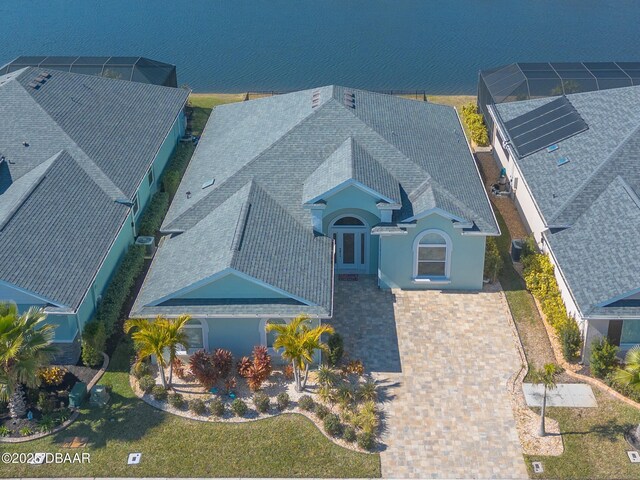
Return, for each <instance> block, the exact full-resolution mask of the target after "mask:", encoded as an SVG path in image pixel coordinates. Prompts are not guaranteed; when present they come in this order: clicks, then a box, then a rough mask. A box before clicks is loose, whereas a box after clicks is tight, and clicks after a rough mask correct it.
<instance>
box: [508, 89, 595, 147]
mask: <svg viewBox="0 0 640 480" xmlns="http://www.w3.org/2000/svg"><path fill="white" fill-rule="evenodd" d="M505 127H506V128H507V131H508V132H509V137H510V138H511V141H512V143H513V146H514V147H515V149H516V150H517V152H518V155H519V156H520V158H523V157H526V156H527V155H531V154H532V153H535V152H537V151H539V150H542V149H545V148H547V147H550V146H556V148H554V149H551V148H550V149H549V151H553V150H556V149H557V143H558V142H561V141H562V140H565V139H567V138H569V137H572V136H573V135H576V134H578V133H580V132H584V131H585V130H587V129H588V128H589V127H588V125H587V124H586V123H585V121H584V120H583V119H582V117H581V116H580V114H579V113H578V112H577V110H576V109H575V108H574V106H573V105H572V104H571V102H570V101H569V100H568V99H567V97H560V98H558V99H556V100H553V101H551V102H549V103H546V104H545V105H542V106H541V107H538V108H535V109H533V110H531V111H530V112H527V113H525V114H523V115H520V116H519V117H516V118H514V119H512V120H509V121H508V122H505Z"/></svg>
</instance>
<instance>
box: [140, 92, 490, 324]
mask: <svg viewBox="0 0 640 480" xmlns="http://www.w3.org/2000/svg"><path fill="white" fill-rule="evenodd" d="M345 93H353V94H354V96H355V108H353V107H352V106H351V105H349V104H345V100H344V98H345ZM211 180H215V181H214V184H213V186H209V187H206V188H202V187H203V186H204V185H205V184H207V183H209V182H210V181H211ZM349 180H354V181H356V182H359V183H361V184H362V185H364V186H366V187H367V188H369V189H370V190H372V191H375V192H378V194H380V196H381V197H383V196H384V197H387V198H388V199H390V200H393V201H397V202H398V203H402V206H403V208H402V210H401V211H402V212H405V211H406V212H409V211H412V208H411V205H409V208H408V209H405V204H407V203H409V204H410V203H411V200H410V198H411V197H410V196H409V195H408V193H410V192H412V191H414V190H416V189H418V188H419V187H420V186H421V185H422V184H423V183H424V182H425V181H426V180H428V181H429V182H430V185H431V188H433V189H435V190H436V191H437V192H438V195H436V196H434V197H433V203H434V205H435V206H438V205H437V204H438V202H440V203H441V206H443V208H444V207H445V206H446V207H447V208H448V207H449V206H451V207H454V208H455V210H456V211H455V212H454V213H455V214H456V215H460V216H461V217H463V218H465V219H467V220H468V221H469V222H474V223H475V225H476V226H477V228H478V230H480V231H482V232H485V233H487V234H495V233H497V232H498V228H497V225H496V224H495V219H494V217H493V212H492V210H491V207H490V204H489V201H488V199H487V196H486V193H485V191H484V189H483V187H482V183H481V181H480V177H479V174H478V171H477V169H476V166H475V163H474V160H473V158H472V156H471V154H470V151H469V147H468V144H467V143H466V140H465V137H464V134H463V131H462V128H461V126H460V123H459V120H458V118H457V114H456V113H455V110H454V109H452V108H450V107H445V106H441V105H434V104H429V103H425V102H416V101H413V100H407V99H402V98H397V97H392V96H389V95H382V94H376V93H371V92H365V91H360V90H352V89H346V88H344V87H337V86H328V87H322V88H318V89H314V90H305V91H301V92H295V93H292V94H286V95H279V96H274V97H270V98H265V99H259V100H253V101H250V102H243V103H239V104H230V105H223V106H219V107H217V108H216V109H215V110H214V111H213V113H212V115H211V117H210V119H209V122H208V124H207V127H206V129H205V131H204V133H203V135H202V138H201V140H200V143H199V145H198V148H197V150H196V152H195V154H194V156H193V158H192V159H191V162H190V164H189V167H188V169H187V171H186V173H185V175H184V178H183V180H182V183H181V185H180V187H179V189H178V192H177V194H176V196H175V198H174V200H173V203H172V205H171V207H170V209H169V212H168V214H167V216H166V218H165V221H164V224H163V227H162V229H163V231H165V232H173V233H178V232H185V233H182V234H181V235H177V236H173V237H172V238H168V239H167V240H165V242H164V246H163V247H161V248H159V250H158V252H157V253H156V257H155V259H154V263H153V265H152V267H151V270H152V271H151V272H150V274H149V276H148V277H147V279H146V280H145V284H144V286H143V289H142V292H141V298H142V300H140V299H139V301H138V302H137V303H136V305H135V306H134V313H136V312H140V310H141V309H142V308H148V307H144V305H149V303H152V302H151V300H150V299H151V298H153V297H154V296H155V297H156V298H158V297H157V294H158V292H159V291H160V289H159V288H158V287H157V285H155V284H156V283H159V284H162V283H164V281H165V280H161V279H160V278H159V277H160V274H159V273H158V274H157V275H156V274H154V272H153V270H154V265H156V264H157V266H158V269H161V268H162V269H166V271H167V272H169V271H170V272H172V275H173V276H174V277H175V278H173V279H172V280H171V281H172V282H175V284H174V285H173V286H172V288H174V291H178V290H179V288H178V287H179V286H182V287H184V286H187V285H189V284H190V283H191V282H192V281H193V279H194V277H193V276H192V275H191V274H190V272H188V271H184V274H183V275H181V274H180V273H179V272H180V271H183V270H184V269H182V268H180V269H177V268H175V266H176V265H177V263H175V262H178V261H177V260H172V258H174V255H173V253H172V252H175V251H177V250H179V249H180V247H178V246H177V245H178V242H179V243H180V245H182V246H183V248H188V249H189V253H185V255H187V254H190V255H192V256H193V257H198V256H206V255H209V253H208V251H211V248H208V250H207V249H205V248H201V247H200V246H198V245H199V243H198V244H196V243H193V244H190V242H188V240H187V238H188V237H187V236H188V235H193V233H192V232H193V231H194V230H197V231H198V232H201V233H202V234H203V235H206V238H207V239H209V241H210V242H214V244H215V245H218V242H219V240H217V239H216V238H215V237H216V236H217V235H218V234H217V231H216V229H213V228H209V229H207V228H206V227H203V226H202V224H203V222H205V223H208V222H210V221H211V217H210V215H212V212H216V211H217V210H218V209H220V208H226V202H228V201H229V199H231V198H233V197H234V195H236V194H237V192H239V191H240V190H242V189H243V188H246V186H247V185H248V184H254V187H252V188H253V189H254V190H255V193H254V195H256V202H255V203H252V208H251V213H250V214H249V217H248V221H247V230H246V235H247V236H246V237H245V239H244V240H243V246H242V247H241V248H240V252H241V253H242V250H247V252H246V253H245V254H243V255H241V256H240V257H237V261H236V264H235V265H236V267H235V268H237V269H238V270H241V271H242V272H243V273H246V274H247V275H250V276H252V277H254V278H257V279H260V280H262V281H264V282H265V283H268V284H271V285H274V286H277V287H278V288H281V289H282V290H285V291H287V292H289V293H291V294H292V295H295V296H297V297H300V298H302V299H305V300H307V301H309V302H311V303H313V304H317V305H319V306H320V307H321V308H322V309H324V310H325V311H330V302H331V281H332V278H331V268H332V267H331V261H332V259H331V257H332V253H331V241H330V240H329V239H327V238H325V237H322V236H315V235H314V233H313V231H312V222H311V218H310V213H309V211H308V210H307V209H305V208H304V206H303V204H304V203H305V202H306V201H311V200H313V199H315V198H316V197H318V196H321V195H322V194H323V193H326V192H327V190H330V189H331V188H333V187H336V186H337V185H340V184H342V183H344V182H345V181H349ZM187 192H189V195H187ZM380 200H383V198H380ZM254 206H255V208H256V211H255V212H254ZM419 206H420V207H422V206H423V205H422V204H419ZM410 216H411V215H408V214H407V215H404V216H402V217H401V218H398V219H395V220H398V221H400V220H404V219H408V218H409V217H410ZM224 217H225V215H220V216H217V214H216V218H220V219H222V218H224ZM235 218H236V217H235V216H234V215H231V216H229V217H228V218H227V220H226V224H225V226H222V225H221V224H220V223H216V225H217V228H222V229H223V230H226V229H227V228H231V227H230V226H229V224H230V223H233V224H234V225H235ZM180 237H184V238H183V240H179V239H180ZM249 240H251V242H255V244H254V243H251V242H249ZM245 241H247V242H249V243H246V244H245V243H244V242H245ZM173 242H175V244H174V246H171V247H169V245H171V244H172V243H173ZM203 242H205V241H204V240H203ZM205 245H207V242H205ZM225 248H226V247H225ZM240 258H242V260H240ZM203 263H205V264H207V265H208V263H207V262H203ZM225 265H226V264H225ZM194 268H196V266H194ZM197 268H198V270H197V272H198V273H197V274H196V277H199V276H201V275H207V274H208V275H212V274H214V273H216V271H215V270H216V268H219V267H215V268H214V267H213V266H211V265H208V266H205V267H203V269H202V271H201V270H200V269H199V266H198V267H197ZM176 273H178V274H177V275H176ZM166 290H168V288H167V289H166ZM202 308H203V309H205V307H202ZM247 308H249V307H247ZM205 310H206V309H205ZM145 311H147V312H149V311H150V310H145Z"/></svg>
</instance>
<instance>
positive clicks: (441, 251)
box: [414, 230, 451, 280]
mask: <svg viewBox="0 0 640 480" xmlns="http://www.w3.org/2000/svg"><path fill="white" fill-rule="evenodd" d="M414 247H415V248H414V250H415V264H414V276H415V277H416V278H417V279H433V280H446V279H448V278H449V267H450V265H449V264H450V261H451V240H450V239H449V236H448V235H447V234H446V233H444V232H441V231H439V230H427V231H425V232H422V233H421V234H420V235H418V237H416V241H415V245H414Z"/></svg>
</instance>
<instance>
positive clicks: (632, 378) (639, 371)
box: [613, 345, 640, 440]
mask: <svg viewBox="0 0 640 480" xmlns="http://www.w3.org/2000/svg"><path fill="white" fill-rule="evenodd" d="M613 380H614V381H615V382H616V383H618V384H620V385H622V386H624V387H627V388H629V389H630V390H632V391H634V392H636V393H640V346H638V345H636V346H634V347H631V349H630V350H629V351H628V352H627V354H626V355H625V357H624V367H623V368H618V369H617V370H616V371H615V373H614V374H613ZM633 436H634V438H635V439H636V440H638V439H640V424H638V425H637V426H636V427H635V429H634V431H633Z"/></svg>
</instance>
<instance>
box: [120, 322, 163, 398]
mask: <svg viewBox="0 0 640 480" xmlns="http://www.w3.org/2000/svg"><path fill="white" fill-rule="evenodd" d="M167 330H168V329H167V326H166V324H165V323H164V322H162V319H161V318H160V321H150V320H147V319H143V318H130V319H129V320H127V321H126V322H124V332H125V333H129V332H131V331H133V333H132V334H131V338H132V339H133V343H134V345H135V348H136V351H137V352H138V355H137V357H136V363H137V364H139V363H142V362H144V361H145V360H146V359H147V358H150V357H151V356H152V355H155V357H156V361H157V362H158V367H159V369H160V379H161V381H162V386H163V387H164V388H167V379H166V377H165V374H164V369H165V367H166V366H167V361H166V360H165V358H164V351H165V349H167V348H169V347H170V338H169V333H168V331H167Z"/></svg>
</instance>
